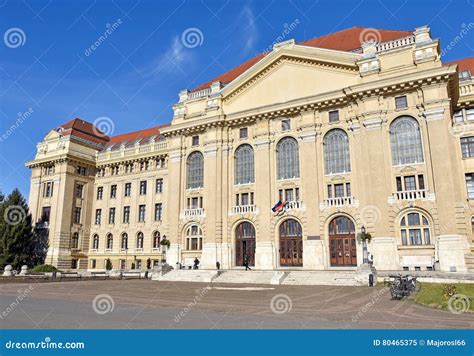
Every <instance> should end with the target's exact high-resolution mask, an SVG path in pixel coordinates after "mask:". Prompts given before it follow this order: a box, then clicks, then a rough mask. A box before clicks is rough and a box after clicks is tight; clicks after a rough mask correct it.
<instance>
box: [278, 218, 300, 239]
mask: <svg viewBox="0 0 474 356" xmlns="http://www.w3.org/2000/svg"><path fill="white" fill-rule="evenodd" d="M301 236H303V230H302V228H301V224H300V223H299V222H298V220H295V219H287V220H285V221H283V222H282V223H281V225H280V238H286V237H301Z"/></svg>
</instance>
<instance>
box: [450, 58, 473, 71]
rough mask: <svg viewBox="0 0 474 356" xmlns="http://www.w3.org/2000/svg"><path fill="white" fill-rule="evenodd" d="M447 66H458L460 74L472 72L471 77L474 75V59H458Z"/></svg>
mask: <svg viewBox="0 0 474 356" xmlns="http://www.w3.org/2000/svg"><path fill="white" fill-rule="evenodd" d="M446 64H457V65H458V66H459V68H458V69H459V71H460V72H462V71H464V70H468V71H470V72H471V75H474V57H470V58H463V59H458V60H456V61H452V62H448V63H446Z"/></svg>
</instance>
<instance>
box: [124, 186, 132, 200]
mask: <svg viewBox="0 0 474 356" xmlns="http://www.w3.org/2000/svg"><path fill="white" fill-rule="evenodd" d="M131 195H132V183H125V196H126V197H129V196H131Z"/></svg>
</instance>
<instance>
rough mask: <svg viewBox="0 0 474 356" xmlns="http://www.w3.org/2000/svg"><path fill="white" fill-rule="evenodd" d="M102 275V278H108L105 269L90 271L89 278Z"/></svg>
mask: <svg viewBox="0 0 474 356" xmlns="http://www.w3.org/2000/svg"><path fill="white" fill-rule="evenodd" d="M100 277H102V278H103V279H107V278H109V274H108V273H107V272H105V271H102V272H91V278H94V279H95V278H100Z"/></svg>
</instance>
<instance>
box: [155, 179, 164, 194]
mask: <svg viewBox="0 0 474 356" xmlns="http://www.w3.org/2000/svg"><path fill="white" fill-rule="evenodd" d="M162 192H163V178H158V179H157V180H156V188H155V193H162Z"/></svg>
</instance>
